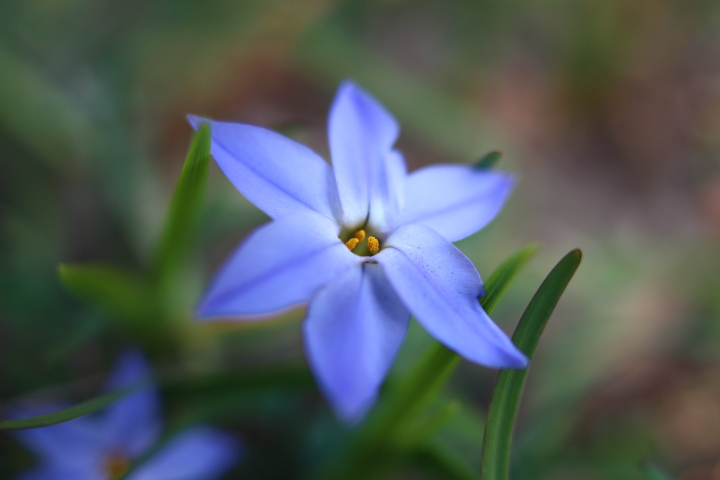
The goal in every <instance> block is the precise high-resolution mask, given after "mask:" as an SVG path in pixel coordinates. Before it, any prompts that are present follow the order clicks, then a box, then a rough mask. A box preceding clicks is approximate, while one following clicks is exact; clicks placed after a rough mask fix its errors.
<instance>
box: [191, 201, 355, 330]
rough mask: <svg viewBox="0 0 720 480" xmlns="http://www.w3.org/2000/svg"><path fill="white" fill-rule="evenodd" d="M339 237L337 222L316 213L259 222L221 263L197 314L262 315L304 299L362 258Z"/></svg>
mask: <svg viewBox="0 0 720 480" xmlns="http://www.w3.org/2000/svg"><path fill="white" fill-rule="evenodd" d="M337 235H338V227H337V225H336V224H335V223H334V222H333V221H331V220H328V219H327V218H325V217H322V216H320V215H317V214H307V215H302V216H293V217H288V218H283V219H278V220H275V221H272V222H270V223H267V224H265V225H263V226H261V227H260V228H258V229H256V230H255V231H254V232H253V233H251V234H250V236H249V237H248V238H247V239H246V240H245V241H244V242H243V243H242V244H241V245H240V246H239V247H238V249H237V250H236V251H235V252H234V253H233V254H232V255H231V256H230V258H229V260H228V261H227V263H226V264H225V266H224V267H222V269H221V270H220V273H219V274H218V275H217V277H216V278H215V280H214V281H213V284H212V285H211V287H210V289H209V290H208V292H207V293H206V294H205V297H204V298H203V299H202V301H201V303H200V307H199V308H198V315H199V316H201V317H219V316H242V315H246V316H249V315H260V314H268V313H273V312H277V311H278V310H282V309H285V308H288V307H292V306H295V305H297V304H299V303H303V302H306V301H307V300H309V299H310V296H311V295H312V294H313V292H315V290H317V289H318V288H319V287H321V286H322V285H324V284H325V283H327V282H328V281H330V280H332V279H333V278H335V277H336V276H337V275H339V274H340V273H341V272H342V271H343V270H345V269H346V268H349V267H350V266H352V265H355V264H357V263H359V262H360V261H361V260H362V257H359V256H357V255H355V254H353V253H352V252H350V250H348V248H347V247H346V246H345V245H344V244H343V243H342V242H341V241H340V240H339V239H338V236H337Z"/></svg>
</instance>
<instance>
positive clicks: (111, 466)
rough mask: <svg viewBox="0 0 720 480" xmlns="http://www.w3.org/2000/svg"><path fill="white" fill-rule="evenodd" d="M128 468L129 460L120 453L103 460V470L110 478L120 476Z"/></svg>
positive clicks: (113, 479) (113, 478) (112, 479)
mask: <svg viewBox="0 0 720 480" xmlns="http://www.w3.org/2000/svg"><path fill="white" fill-rule="evenodd" d="M129 468H130V461H129V460H128V459H127V458H125V457H124V456H121V455H111V456H110V457H108V458H107V459H106V460H105V471H106V472H107V474H108V476H109V477H110V479H111V480H115V479H118V478H120V477H122V476H123V475H124V474H125V472H127V471H128V469H129Z"/></svg>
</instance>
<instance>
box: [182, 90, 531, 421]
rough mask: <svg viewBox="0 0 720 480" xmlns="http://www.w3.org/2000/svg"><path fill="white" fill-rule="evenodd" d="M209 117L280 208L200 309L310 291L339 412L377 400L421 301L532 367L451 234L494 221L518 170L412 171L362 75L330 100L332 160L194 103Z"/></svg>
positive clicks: (452, 332) (471, 339)
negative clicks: (489, 307)
mask: <svg viewBox="0 0 720 480" xmlns="http://www.w3.org/2000/svg"><path fill="white" fill-rule="evenodd" d="M189 120H190V123H191V124H192V125H193V126H194V127H195V128H198V127H199V126H200V124H201V123H203V122H208V123H209V124H210V125H211V128H212V154H213V156H214V158H215V160H216V161H217V163H218V164H219V165H220V168H221V169H222V170H223V171H224V172H225V175H227V177H228V179H229V180H230V181H231V182H232V183H233V184H234V185H235V187H236V188H237V189H238V190H239V191H240V192H242V193H243V194H244V195H245V196H246V197H247V198H248V199H249V200H250V201H251V202H253V203H254V204H255V205H256V206H257V207H258V208H260V209H261V210H263V211H264V212H265V213H267V214H268V215H269V216H270V217H271V218H272V221H271V222H270V223H268V224H266V225H263V226H261V227H260V228H258V229H257V230H255V231H254V232H253V233H252V234H251V235H250V236H249V238H248V239H247V240H245V242H243V243H242V244H241V245H240V246H239V248H238V249H237V250H236V251H235V253H233V254H232V255H231V256H230V258H229V259H228V260H227V263H226V264H225V266H224V267H223V268H222V269H221V271H220V272H219V274H218V275H217V277H216V278H215V280H214V282H213V283H212V285H211V287H210V288H209V290H208V292H207V293H206V294H205V296H204V298H203V299H202V301H201V304H200V306H199V308H198V314H199V316H200V317H205V318H206V317H225V316H240V317H250V318H252V317H257V316H260V315H264V314H269V313H277V312H278V311H280V310H283V309H286V308H291V307H293V306H295V305H297V304H300V303H304V302H308V301H309V302H310V306H309V310H308V313H307V319H306V321H305V324H304V333H305V342H306V349H307V353H308V356H309V361H310V365H311V368H312V370H313V372H314V373H315V375H316V377H317V378H318V380H319V383H320V386H321V388H322V389H323V391H324V393H325V394H326V396H327V397H328V398H329V399H330V401H331V403H332V404H333V406H334V407H335V409H336V410H337V412H338V413H339V414H340V415H341V416H342V417H343V418H344V419H345V420H347V421H356V420H357V419H359V418H360V417H361V416H362V415H363V414H364V413H365V411H366V410H367V408H368V407H369V406H370V405H371V404H372V403H373V401H374V400H375V397H376V395H377V392H378V389H379V387H380V385H381V383H382V380H383V379H384V377H385V375H386V374H387V372H388V370H389V368H390V366H391V364H392V360H393V358H394V356H395V354H396V353H397V350H398V348H399V346H400V343H401V342H402V339H403V337H404V335H405V331H406V329H407V326H408V321H409V317H410V313H412V314H413V315H414V316H415V317H416V318H417V319H418V321H419V322H420V323H421V324H422V325H423V326H424V327H425V328H426V329H427V330H428V331H429V332H430V333H431V334H432V335H433V336H435V337H436V338H437V339H438V340H439V341H441V342H442V343H444V344H445V345H447V346H448V347H449V348H451V349H453V350H455V351H456V352H457V353H459V354H460V355H462V356H463V357H465V358H467V359H468V360H471V361H474V362H477V363H480V364H483V365H487V366H492V367H518V368H519V367H524V366H525V365H526V358H525V356H524V355H523V354H522V353H521V352H520V351H518V350H517V349H516V348H515V346H514V345H513V344H512V342H511V341H510V339H509V338H508V337H507V336H506V335H505V334H504V333H503V332H502V331H501V330H500V329H499V328H498V327H497V326H496V325H495V324H494V323H493V322H492V320H491V319H490V318H489V317H488V315H487V314H486V313H485V312H484V311H483V309H482V307H481V306H480V303H479V302H478V297H480V296H482V295H484V290H483V285H482V282H481V280H480V276H479V275H478V273H477V271H476V270H475V267H474V266H473V264H472V263H471V262H470V260H469V259H468V258H467V257H465V255H463V254H462V253H461V252H460V251H459V250H458V249H457V248H456V247H455V246H453V244H452V243H451V242H454V241H456V240H460V239H462V238H464V237H466V236H468V235H470V234H472V233H474V232H476V231H477V230H479V229H481V228H482V227H484V226H485V225H486V224H487V223H488V222H489V221H490V220H492V218H493V217H495V215H496V214H497V213H498V212H499V210H500V209H501V208H502V205H503V204H504V202H505V199H506V198H507V196H508V194H509V192H510V190H511V189H512V184H513V180H512V178H511V177H510V176H509V175H508V174H504V173H498V172H490V171H482V170H478V169H473V168H472V167H470V166H468V165H434V166H430V167H426V168H422V169H420V170H418V171H416V172H413V173H412V174H410V175H408V174H407V172H406V167H405V162H404V159H403V157H402V155H401V154H400V152H398V151H397V150H394V149H393V144H394V143H395V140H396V139H397V136H398V134H399V126H398V124H397V122H396V121H395V119H394V118H393V117H392V116H391V115H390V114H389V113H388V112H387V111H386V110H385V109H384V107H383V106H382V105H380V103H378V102H377V101H376V100H375V99H374V98H372V97H371V96H370V95H369V94H368V93H366V92H365V91H363V90H362V89H360V88H359V87H358V86H357V85H355V84H354V83H352V82H345V83H344V84H343V85H342V86H341V87H340V89H339V91H338V94H337V96H336V98H335V100H334V103H333V105H332V108H331V111H330V118H329V141H330V150H331V155H332V160H333V165H332V167H331V166H330V165H328V164H327V163H326V162H325V161H324V160H323V159H322V158H320V157H319V156H318V155H317V154H315V153H314V152H312V151H311V150H310V149H308V148H307V147H305V146H303V145H301V144H299V143H296V142H295V141H293V140H290V139H288V138H286V137H284V136H282V135H280V134H278V133H275V132H273V131H270V130H267V129H264V128H260V127H256V126H252V125H245V124H237V123H227V122H214V121H208V120H205V119H203V118H200V117H195V116H190V117H189Z"/></svg>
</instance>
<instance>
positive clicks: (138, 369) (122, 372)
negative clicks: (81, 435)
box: [98, 349, 162, 457]
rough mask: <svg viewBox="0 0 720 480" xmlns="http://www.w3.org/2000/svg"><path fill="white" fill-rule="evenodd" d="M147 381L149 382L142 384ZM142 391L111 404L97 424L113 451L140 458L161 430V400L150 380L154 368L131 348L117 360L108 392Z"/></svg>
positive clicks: (137, 351)
mask: <svg viewBox="0 0 720 480" xmlns="http://www.w3.org/2000/svg"><path fill="white" fill-rule="evenodd" d="M143 381H145V382H146V383H142V382H143ZM138 384H139V385H140V389H139V390H138V391H137V392H135V393H131V394H129V395H127V396H126V397H123V398H122V399H120V400H118V401H117V402H115V403H113V404H112V405H110V406H109V407H108V408H107V410H106V411H105V412H104V418H103V419H102V421H103V424H102V426H101V425H98V429H99V430H102V434H103V436H104V438H105V439H106V442H107V444H108V445H109V448H110V450H111V451H114V452H122V453H125V454H127V455H129V456H131V457H135V456H137V455H140V454H141V453H143V452H144V451H145V450H147V449H148V448H150V446H152V444H153V443H154V442H155V441H156V440H157V438H158V436H159V435H160V430H161V428H162V425H161V421H160V399H159V394H158V392H157V387H156V386H155V385H154V384H153V383H152V380H151V369H150V365H149V364H148V362H147V360H146V359H145V357H144V356H143V354H142V353H140V351H139V350H133V349H128V350H126V351H124V352H123V353H122V354H121V355H120V357H119V358H118V360H117V362H116V364H115V369H114V371H113V373H112V375H111V376H110V379H109V380H108V384H107V387H106V388H107V389H108V390H115V389H119V388H123V387H127V386H130V385H136V386H137V385H138Z"/></svg>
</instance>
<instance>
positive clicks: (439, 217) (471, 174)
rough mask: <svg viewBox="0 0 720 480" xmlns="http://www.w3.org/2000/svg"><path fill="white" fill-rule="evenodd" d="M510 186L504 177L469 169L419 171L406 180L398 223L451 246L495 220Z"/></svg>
mask: <svg viewBox="0 0 720 480" xmlns="http://www.w3.org/2000/svg"><path fill="white" fill-rule="evenodd" d="M513 183H514V181H513V178H512V176H510V175H508V174H506V173H500V172H489V171H485V170H478V169H474V168H472V167H471V166H469V165H431V166H429V167H425V168H421V169H420V170H417V171H415V172H413V173H411V174H410V175H409V176H408V178H407V181H406V185H405V205H406V206H405V209H404V211H403V216H402V222H401V223H402V224H410V223H420V224H422V225H426V226H428V227H430V228H432V229H433V230H435V231H436V232H438V233H440V234H441V235H442V236H444V237H445V238H447V239H448V240H449V241H451V242H455V241H458V240H461V239H463V238H465V237H467V236H468V235H471V234H473V233H475V232H477V231H478V230H480V229H481V228H483V227H484V226H485V225H487V224H488V223H490V221H491V220H492V219H493V218H495V216H496V215H497V214H498V212H500V209H501V208H502V207H503V205H504V204H505V201H506V200H507V197H508V196H509V195H510V191H511V190H512V187H513Z"/></svg>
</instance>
